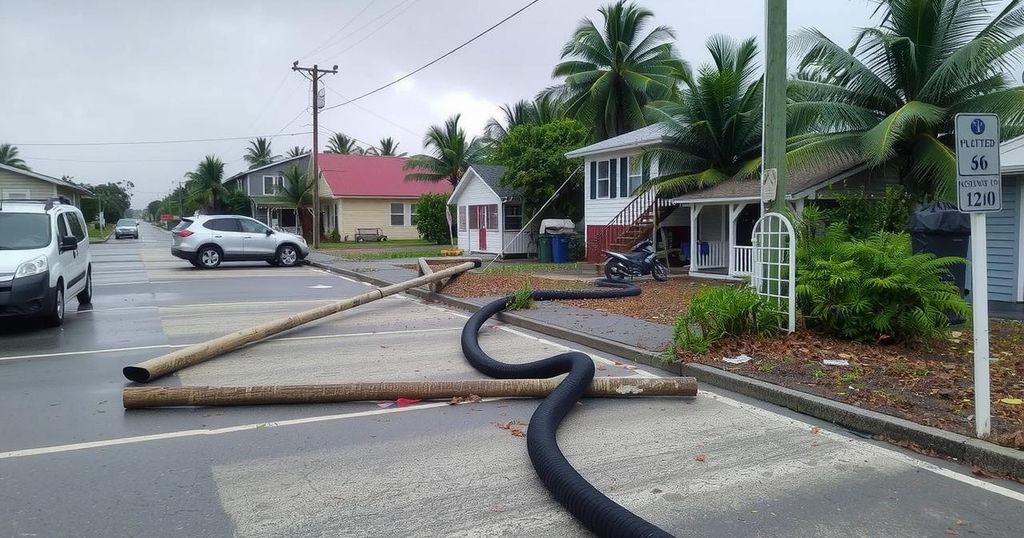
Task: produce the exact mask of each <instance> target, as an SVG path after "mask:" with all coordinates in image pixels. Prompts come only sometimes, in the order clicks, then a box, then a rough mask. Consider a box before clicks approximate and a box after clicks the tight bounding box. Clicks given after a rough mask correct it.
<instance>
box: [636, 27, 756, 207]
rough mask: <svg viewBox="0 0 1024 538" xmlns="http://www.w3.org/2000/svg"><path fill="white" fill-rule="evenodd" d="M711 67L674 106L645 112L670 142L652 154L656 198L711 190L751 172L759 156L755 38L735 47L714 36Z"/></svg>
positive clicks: (701, 72) (701, 71)
mask: <svg viewBox="0 0 1024 538" xmlns="http://www.w3.org/2000/svg"><path fill="white" fill-rule="evenodd" d="M707 48H708V51H709V52H710V53H711V58H712V61H713V63H712V64H708V65H703V66H701V67H700V69H699V71H698V74H697V77H696V78H695V79H687V80H686V81H685V82H684V86H683V89H682V91H681V95H680V99H679V101H660V102H657V103H653V104H652V105H650V106H648V107H647V111H648V117H649V118H650V119H651V121H654V122H660V123H662V124H663V125H664V128H665V130H666V133H667V134H668V135H669V136H670V137H671V139H672V143H671V144H670V145H669V146H668V147H666V148H664V149H661V150H658V151H657V152H656V154H657V156H658V162H659V168H660V170H661V179H659V180H658V181H656V182H652V183H649V184H646V185H644V188H650V187H652V186H655V185H656V186H657V188H658V190H659V194H660V195H673V194H678V193H680V192H685V191H688V190H692V189H700V188H704V187H708V186H711V185H714V184H716V183H718V182H720V181H722V180H725V179H727V178H730V177H733V176H735V175H737V174H739V173H741V172H743V171H748V172H749V171H750V170H751V169H755V170H756V165H757V163H759V162H760V156H761V101H762V99H763V91H764V83H763V80H762V79H761V78H760V77H759V76H758V73H757V72H758V65H757V61H756V59H757V56H758V52H757V44H756V41H755V40H754V38H749V39H746V40H744V41H742V42H737V41H735V40H733V39H731V38H728V37H725V36H721V35H716V36H711V37H710V38H709V39H708V41H707Z"/></svg>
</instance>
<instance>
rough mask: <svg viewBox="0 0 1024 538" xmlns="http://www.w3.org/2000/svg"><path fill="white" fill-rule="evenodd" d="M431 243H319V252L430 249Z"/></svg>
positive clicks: (405, 241) (412, 240)
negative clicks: (399, 248) (397, 248)
mask: <svg viewBox="0 0 1024 538" xmlns="http://www.w3.org/2000/svg"><path fill="white" fill-rule="evenodd" d="M432 246H434V244H433V243H431V242H430V241H424V240H423V239H391V240H388V241H362V242H356V241H341V242H339V243H326V242H321V243H320V250H360V249H386V248H389V247H432Z"/></svg>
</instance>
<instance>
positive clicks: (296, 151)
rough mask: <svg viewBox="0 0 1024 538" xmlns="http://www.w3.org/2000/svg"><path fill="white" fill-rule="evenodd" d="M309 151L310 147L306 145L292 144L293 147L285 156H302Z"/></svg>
mask: <svg viewBox="0 0 1024 538" xmlns="http://www.w3.org/2000/svg"><path fill="white" fill-rule="evenodd" d="M307 153H309V149H307V148H306V147H305V146H292V149H290V150H288V151H287V152H286V153H285V156H287V157H288V158H289V159H291V158H292V157H301V156H303V155H305V154H307Z"/></svg>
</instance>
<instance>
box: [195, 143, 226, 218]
mask: <svg viewBox="0 0 1024 538" xmlns="http://www.w3.org/2000/svg"><path fill="white" fill-rule="evenodd" d="M185 178H186V179H188V181H187V182H186V183H185V187H186V188H187V189H188V194H189V197H190V198H191V199H192V200H193V201H194V202H195V203H197V204H199V205H200V206H202V207H203V208H204V209H207V210H209V211H216V210H217V209H218V208H219V207H220V206H221V201H222V200H223V199H224V196H226V195H227V192H228V191H227V189H226V188H225V187H224V184H223V183H222V180H223V179H224V162H223V161H221V160H220V159H218V158H217V157H215V156H213V155H207V156H206V157H205V158H204V159H203V160H202V161H199V164H198V165H197V166H196V169H195V170H194V171H192V172H188V173H187V174H185Z"/></svg>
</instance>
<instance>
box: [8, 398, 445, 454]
mask: <svg viewBox="0 0 1024 538" xmlns="http://www.w3.org/2000/svg"><path fill="white" fill-rule="evenodd" d="M449 405H451V404H449V403H448V402H431V403H425V404H417V405H411V406H409V407H389V408H387V409H374V410H371V411H359V412H356V413H342V414H338V415H322V416H318V417H305V418H296V419H291V420H279V421H277V422H257V423H253V424H242V425H240V426H228V427H226V428H216V429H206V430H183V431H176V432H166V433H154V434H150V435H138V436H135V437H121V438H118V439H105V440H102V441H89V442H85V443H73V444H69V445H55V446H46V447H41V448H26V449H23V450H11V451H8V452H0V460H3V459H11V458H22V457H25V456H40V455H43V454H56V453H60V452H72V451H76V450H87V449H90V448H103V447H108V446H117V445H129V444H136V443H145V442H149V441H162V440H165V439H180V438H183V437H198V436H205V435H224V434H226V433H235V432H241V431H251V430H257V429H262V428H277V427H281V426H296V425H299V424H312V423H315V422H326V421H331V420H344V419H349V418H360V417H370V416H375V415H386V414H390V413H403V412H405V411H416V410H419V409H431V408H434V407H447V406H449Z"/></svg>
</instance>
